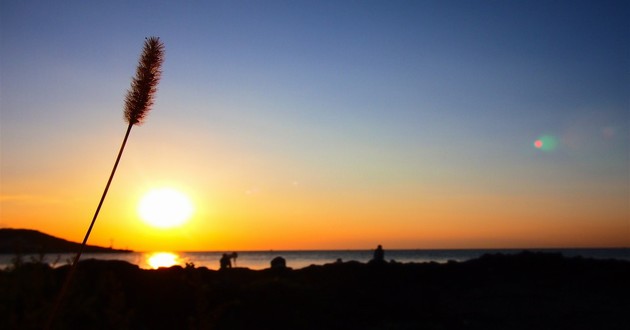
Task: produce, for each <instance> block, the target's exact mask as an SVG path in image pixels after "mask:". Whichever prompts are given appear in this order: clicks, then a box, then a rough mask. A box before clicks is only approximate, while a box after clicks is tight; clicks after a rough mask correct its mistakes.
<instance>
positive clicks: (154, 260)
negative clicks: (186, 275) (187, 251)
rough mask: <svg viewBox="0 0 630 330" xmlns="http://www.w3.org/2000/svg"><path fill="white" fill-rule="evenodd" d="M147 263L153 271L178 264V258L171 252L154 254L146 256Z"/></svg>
mask: <svg viewBox="0 0 630 330" xmlns="http://www.w3.org/2000/svg"><path fill="white" fill-rule="evenodd" d="M147 263H148V264H149V266H151V268H153V269H158V268H160V267H171V266H175V265H177V264H179V256H178V255H177V254H175V253H172V252H155V253H151V254H149V255H148V256H147Z"/></svg>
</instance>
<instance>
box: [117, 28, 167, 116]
mask: <svg viewBox="0 0 630 330" xmlns="http://www.w3.org/2000/svg"><path fill="white" fill-rule="evenodd" d="M163 62H164V44H163V43H162V42H161V41H160V38H158V37H150V38H146V40H145V41H144V49H143V50H142V55H140V62H139V63H138V69H137V70H136V76H135V77H134V78H133V79H132V80H131V88H130V89H129V91H127V97H126V98H125V119H126V120H127V122H128V123H129V124H132V125H139V124H142V122H143V120H144V118H145V117H146V116H147V114H148V112H149V110H151V106H152V105H153V98H154V95H155V92H156V91H157V85H158V82H159V81H160V77H161V75H162V63H163Z"/></svg>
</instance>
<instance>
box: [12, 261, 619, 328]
mask: <svg viewBox="0 0 630 330" xmlns="http://www.w3.org/2000/svg"><path fill="white" fill-rule="evenodd" d="M68 270H69V267H68V266H61V267H57V268H52V267H50V266H49V265H47V264H44V263H25V264H22V265H19V266H18V267H13V268H11V269H7V270H4V271H2V272H0V274H1V275H0V290H2V291H1V292H0V297H1V298H0V299H1V300H0V328H2V329H39V328H42V325H43V324H45V322H46V320H47V319H48V317H49V313H50V309H51V306H52V304H53V302H54V300H55V298H56V296H57V294H58V292H59V289H60V287H61V283H62V281H63V280H64V278H65V276H66V274H67V272H68ZM628 278H630V262H627V261H621V260H597V259H589V258H582V257H570V258H569V257H564V256H562V255H560V254H557V253H539V252H526V251H525V252H522V253H518V254H512V255H506V254H486V255H483V256H481V257H479V258H475V259H472V260H468V261H465V262H455V261H452V262H447V263H435V262H427V263H398V262H393V263H392V262H383V263H379V264H370V263H363V262H356V261H348V262H338V263H334V262H333V263H330V264H326V265H313V266H309V267H305V268H301V269H291V268H277V269H271V268H269V269H263V270H251V269H248V268H232V269H225V270H211V269H208V268H205V267H195V266H194V265H187V266H184V267H182V266H173V267H170V268H160V269H157V270H150V269H141V268H139V267H138V266H137V265H133V264H130V263H127V262H124V261H117V260H109V261H105V260H84V261H82V262H81V263H80V264H79V269H78V271H77V273H76V275H75V277H74V279H73V282H72V284H71V286H70V288H69V291H68V295H67V296H66V297H65V299H64V300H63V302H62V305H61V308H60V310H59V313H58V314H57V315H56V317H55V319H54V320H55V321H54V323H53V326H52V328H53V329H79V328H80V329H419V328H422V329H558V328H565V329H625V326H627V324H629V322H630V317H629V316H628V315H627V311H628V310H630V283H629V282H628V281H627V279H628Z"/></svg>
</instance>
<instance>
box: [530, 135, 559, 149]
mask: <svg viewBox="0 0 630 330" xmlns="http://www.w3.org/2000/svg"><path fill="white" fill-rule="evenodd" d="M557 146H558V139H557V138H556V137H554V136H552V135H542V136H541V137H539V138H538V139H536V141H534V147H535V148H536V149H538V150H542V151H547V152H548V151H553V150H555V149H556V147H557Z"/></svg>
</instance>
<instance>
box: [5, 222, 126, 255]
mask: <svg viewBox="0 0 630 330" xmlns="http://www.w3.org/2000/svg"><path fill="white" fill-rule="evenodd" d="M80 246H81V244H80V243H76V242H70V241H67V240H65V239H61V238H58V237H54V236H51V235H48V234H44V233H42V232H40V231H37V230H31V229H14V228H0V253H13V254H15V253H20V254H29V253H74V252H78V251H79V248H80ZM83 252H86V253H126V252H132V251H131V250H119V249H113V248H107V247H102V246H95V245H86V246H85V248H84V250H83Z"/></svg>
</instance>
